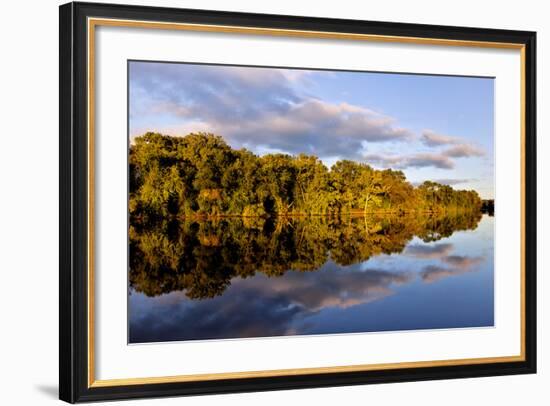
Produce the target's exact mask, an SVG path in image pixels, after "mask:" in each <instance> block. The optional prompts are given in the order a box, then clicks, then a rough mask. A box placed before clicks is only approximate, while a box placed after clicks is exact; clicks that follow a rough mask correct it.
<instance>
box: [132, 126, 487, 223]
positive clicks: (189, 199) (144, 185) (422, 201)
mask: <svg viewBox="0 0 550 406" xmlns="http://www.w3.org/2000/svg"><path fill="white" fill-rule="evenodd" d="M129 165H130V166H129V191H130V196H129V211H130V214H131V216H132V219H133V220H135V221H139V220H141V221H149V220H152V219H154V218H157V219H158V218H165V217H170V216H173V217H178V218H194V217H221V216H243V217H266V216H294V215H301V216H303V215H334V216H338V215H343V214H359V213H360V214H364V215H366V214H368V213H379V212H385V213H407V212H426V213H440V212H450V211H453V212H460V211H479V210H480V208H481V205H482V200H481V199H480V197H479V195H478V194H477V192H475V191H473V190H454V189H453V188H452V187H450V186H448V185H443V184H439V183H436V182H430V181H426V182H424V183H422V184H421V185H419V186H417V187H415V186H413V185H412V184H411V183H410V182H408V181H407V179H406V177H405V175H404V174H403V172H402V171H398V170H392V169H385V170H376V169H374V168H372V167H371V166H369V165H368V164H365V163H359V162H354V161H350V160H341V161H338V162H336V163H335V164H334V165H333V166H332V167H331V168H330V169H329V168H327V167H326V166H325V165H324V164H323V163H322V161H321V160H320V159H319V158H318V157H316V156H313V155H306V154H300V155H297V156H292V155H287V154H267V155H263V156H257V155H255V154H253V153H252V152H250V151H248V150H246V149H239V150H236V149H233V148H231V147H230V146H229V145H228V144H227V143H226V142H225V141H224V140H223V138H222V137H220V136H217V135H213V134H207V133H192V134H188V135H186V136H184V137H172V136H166V135H162V134H158V133H152V132H149V133H146V134H144V135H142V136H139V137H136V138H135V139H134V140H133V143H132V144H131V146H130V151H129Z"/></svg>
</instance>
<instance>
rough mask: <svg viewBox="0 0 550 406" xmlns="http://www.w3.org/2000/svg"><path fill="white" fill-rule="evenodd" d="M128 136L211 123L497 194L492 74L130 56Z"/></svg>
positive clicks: (228, 133) (253, 139) (267, 141)
mask: <svg viewBox="0 0 550 406" xmlns="http://www.w3.org/2000/svg"><path fill="white" fill-rule="evenodd" d="M129 86H130V88H129V98H130V99H129V106H130V111H129V114H130V117H129V118H130V120H129V125H130V128H129V132H130V137H135V136H137V135H141V134H143V133H145V132H147V131H156V132H161V133H164V134H170V135H179V136H182V135H186V134H188V133H189V132H198V131H204V132H213V133H215V134H218V135H221V136H223V137H224V138H225V140H226V141H227V142H228V143H229V144H230V145H231V146H232V147H234V148H242V147H245V148H247V149H249V150H251V151H253V152H255V153H257V154H259V155H263V154H265V153H269V152H284V153H289V154H298V153H300V152H304V153H308V154H314V155H317V156H319V157H320V158H321V159H322V160H323V162H324V163H325V164H326V165H327V166H329V167H330V166H331V165H332V164H333V163H334V162H336V161H337V160H339V159H352V160H355V161H361V162H366V163H369V164H370V165H372V166H373V167H375V168H393V169H400V170H403V172H404V173H405V174H406V176H407V178H408V179H409V180H410V181H411V182H413V183H419V182H422V181H424V180H435V181H439V182H441V183H446V184H450V185H451V186H453V187H455V188H457V189H474V190H477V191H478V193H479V194H480V195H481V196H482V197H483V198H493V197H494V186H493V176H494V173H493V172H494V158H493V155H494V153H493V135H494V122H493V118H494V80H493V79H491V78H472V77H453V76H433V75H407V74H388V73H369V72H341V71H316V70H298V69H277V68H256V67H236V66H219V65H197V64H179V63H178V64H175V63H157V62H154V63H153V62H135V61H133V62H130V64H129Z"/></svg>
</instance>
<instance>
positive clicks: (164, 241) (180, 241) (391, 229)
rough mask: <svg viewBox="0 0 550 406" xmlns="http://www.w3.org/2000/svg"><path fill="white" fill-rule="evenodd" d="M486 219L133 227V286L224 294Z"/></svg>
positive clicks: (228, 221) (226, 221)
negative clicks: (232, 287) (260, 277)
mask: <svg viewBox="0 0 550 406" xmlns="http://www.w3.org/2000/svg"><path fill="white" fill-rule="evenodd" d="M480 219H481V214H480V213H477V212H476V213H471V212H470V213H463V214H457V215H453V216H446V217H438V216H416V215H414V216H413V215H405V216H388V215H386V216H384V217H380V218H376V217H369V218H364V217H350V216H348V217H328V216H322V217H309V218H307V219H305V218H296V217H294V218H291V217H286V218H275V219H273V218H268V219H253V220H250V219H246V218H223V219H218V220H204V221H185V222H177V221H170V222H168V221H163V222H159V223H156V224H149V225H147V226H145V225H138V224H134V225H133V226H131V227H130V285H131V287H132V288H134V289H135V290H136V291H139V292H143V293H145V294H146V295H148V296H156V295H160V294H163V293H169V292H172V291H176V290H185V293H186V295H187V296H188V297H190V298H193V299H200V298H209V297H214V296H217V295H220V294H222V293H223V292H224V290H225V289H226V288H227V287H228V286H229V284H230V283H231V279H232V278H234V277H241V278H246V277H248V276H252V275H254V274H255V273H256V272H262V273H264V274H265V275H267V276H280V275H283V274H284V273H285V272H286V271H288V270H296V271H314V270H317V269H319V268H320V267H321V266H322V265H323V264H324V263H325V262H326V261H327V260H328V259H329V257H330V258H331V259H332V260H333V261H334V262H336V263H337V264H340V265H351V264H354V263H358V262H363V261H367V260H368V259H369V258H371V257H373V256H376V255H379V254H382V253H384V254H391V253H399V252H402V251H403V250H404V248H405V246H406V245H407V243H408V242H409V241H410V240H411V239H412V238H413V237H414V236H418V237H419V238H421V239H423V240H424V241H426V242H428V241H436V240H439V239H441V238H444V237H448V236H450V235H451V234H452V233H453V232H454V231H458V230H468V229H475V228H476V227H477V224H478V222H479V220H480Z"/></svg>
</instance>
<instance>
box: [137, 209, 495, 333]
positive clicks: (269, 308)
mask: <svg viewBox="0 0 550 406" xmlns="http://www.w3.org/2000/svg"><path fill="white" fill-rule="evenodd" d="M493 223H494V218H493V217H489V216H487V215H483V216H481V214H477V213H476V214H475V215H474V214H469V215H455V216H447V217H441V216H439V217H433V216H401V217H400V216H386V217H381V218H376V219H374V218H370V219H368V220H366V219H364V218H363V217H358V218H345V219H340V218H327V217H320V218H309V219H305V218H301V219H297V218H293V219H292V218H291V219H289V218H287V219H278V220H270V219H268V220H263V219H223V220H217V221H186V222H181V223H179V222H165V223H162V224H158V225H155V226H151V227H149V228H147V229H140V230H137V229H134V228H132V229H131V230H130V272H129V281H130V287H129V342H130V343H145V342H159V341H181V340H204V339H224V338H246V337H268V336H285V335H305V334H333V333H355V332H374V331H396V330H417V329H436V328H464V327H486V326H493V323H494V291H493V280H494V274H493Z"/></svg>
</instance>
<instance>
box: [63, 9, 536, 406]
mask: <svg viewBox="0 0 550 406" xmlns="http://www.w3.org/2000/svg"><path fill="white" fill-rule="evenodd" d="M59 13H60V15H59V16H60V33H59V50H60V60H59V62H60V71H59V75H60V76H59V81H60V87H59V92H60V105H59V125H60V134H59V137H60V139H59V151H60V156H59V181H60V195H59V202H60V204H59V218H60V222H59V227H60V251H59V263H60V266H59V317H60V326H59V337H60V339H59V354H60V356H59V371H60V372H59V397H60V399H62V400H64V401H67V402H71V403H74V402H84V401H99V400H114V399H128V398H146V397H160V396H180V395H196V394H214V393H218V394H219V393H235V392H247V391H266V390H278V389H297V388H313V387H326V386H342V385H358V384H372V383H387V382H403V381H422V380H430V379H449V378H465V377H482V376H496V375H511V374H527V373H535V372H536V141H535V136H536V33H535V32H527V31H510V30H497V29H480V28H463V27H446V26H435V25H419V24H403V23H389V22H373V21H357V20H342V19H326V18H310V17H294V16H282V15H263V14H248V13H234V12H219V11H206V10H189V9H174V8H159V7H143V6H125V5H113V4H93V3H68V4H65V5H62V6H60V9H59ZM89 17H100V18H116V19H131V20H140V21H162V22H173V23H194V24H210V25H225V26H240V27H259V28H269V29H286V30H288V29H291V30H302V31H322V32H329V33H331V32H334V33H342V32H344V33H353V34H369V35H381V36H398V37H401V36H402V37H414V38H426V39H445V40H457V41H484V42H495V43H513V44H520V45H522V46H523V47H524V52H525V55H524V56H525V68H524V69H525V76H524V77H525V81H524V92H525V94H524V101H525V106H524V132H525V137H524V147H525V167H524V191H525V196H524V218H523V224H524V229H525V241H524V248H525V251H524V253H525V255H524V264H523V265H524V269H525V280H524V308H525V318H524V334H525V342H524V344H525V345H524V348H525V357H524V360H521V361H514V362H495V363H481V364H480V363H477V364H471V365H451V366H429V367H415V368H399V369H391V370H371V371H359V372H357V371H355V372H335V373H312V374H305V375H287V376H274V377H255V378H235V379H216V380H207V381H193V382H172V383H148V384H133V385H119V386H101V387H93V386H90V385H89V380H88V367H89V365H88V362H89V359H88V355H89V354H88V351H87V348H88V339H89V337H88V333H89V331H88V312H87V306H88V299H89V298H88V292H89V290H88V288H89V286H88V279H87V277H86V275H87V266H88V243H87V239H88V217H87V211H88V205H89V193H88V188H87V181H88V178H87V168H88V151H87V125H88V108H87V96H88V95H87V91H88V90H87V53H86V49H87V24H86V22H87V19H88V18H89Z"/></svg>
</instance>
